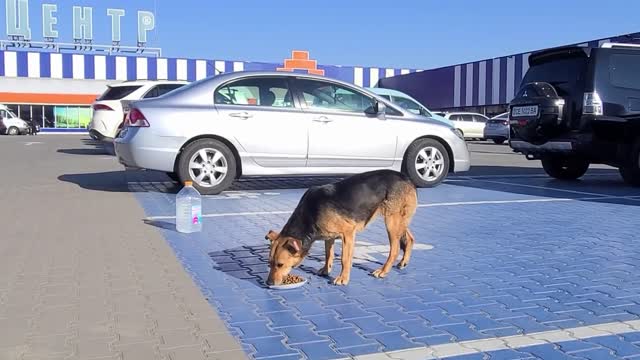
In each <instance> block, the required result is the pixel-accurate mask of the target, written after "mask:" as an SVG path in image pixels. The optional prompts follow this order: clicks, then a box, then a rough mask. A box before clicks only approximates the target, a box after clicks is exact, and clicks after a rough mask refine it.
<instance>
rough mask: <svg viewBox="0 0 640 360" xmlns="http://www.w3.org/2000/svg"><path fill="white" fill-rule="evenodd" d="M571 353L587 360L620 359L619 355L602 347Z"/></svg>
mask: <svg viewBox="0 0 640 360" xmlns="http://www.w3.org/2000/svg"><path fill="white" fill-rule="evenodd" d="M573 355H574V356H576V357H579V358H581V359H587V360H620V358H619V357H617V356H615V355H614V354H613V351H611V350H609V349H604V348H599V349H593V350H586V351H581V352H578V353H574V354H573Z"/></svg>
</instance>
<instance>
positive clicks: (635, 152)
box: [619, 141, 640, 187]
mask: <svg viewBox="0 0 640 360" xmlns="http://www.w3.org/2000/svg"><path fill="white" fill-rule="evenodd" d="M619 171H620V175H621V176H622V179H623V180H624V182H625V183H627V184H628V185H631V186H634V187H640V141H638V142H636V144H635V145H634V146H633V148H632V149H631V156H630V158H629V159H628V161H627V163H626V164H624V165H622V166H620V168H619Z"/></svg>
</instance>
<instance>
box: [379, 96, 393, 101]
mask: <svg viewBox="0 0 640 360" xmlns="http://www.w3.org/2000/svg"><path fill="white" fill-rule="evenodd" d="M378 96H380V97H381V98H383V99H387V100H389V101H391V96H389V95H378Z"/></svg>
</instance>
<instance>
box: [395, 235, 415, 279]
mask: <svg viewBox="0 0 640 360" xmlns="http://www.w3.org/2000/svg"><path fill="white" fill-rule="evenodd" d="M415 242H416V239H415V238H414V237H413V234H412V233H411V230H409V229H408V228H407V232H406V233H405V234H404V236H403V237H402V239H401V240H400V248H401V249H402V251H403V255H402V259H401V260H400V262H399V263H398V269H404V268H406V267H407V265H409V260H410V259H411V250H412V249H413V244H414V243H415Z"/></svg>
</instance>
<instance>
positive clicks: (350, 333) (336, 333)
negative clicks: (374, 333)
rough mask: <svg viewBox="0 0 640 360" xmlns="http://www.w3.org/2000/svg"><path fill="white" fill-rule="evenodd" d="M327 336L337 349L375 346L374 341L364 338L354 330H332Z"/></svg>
mask: <svg viewBox="0 0 640 360" xmlns="http://www.w3.org/2000/svg"><path fill="white" fill-rule="evenodd" d="M329 335H330V336H331V339H332V340H333V342H334V343H335V346H336V348H338V349H341V348H347V347H353V346H363V345H370V344H377V342H376V341H375V340H371V339H367V338H364V337H363V336H362V335H360V334H359V333H358V332H357V330H356V329H354V328H348V329H340V330H333V331H331V333H330V334H329Z"/></svg>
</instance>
